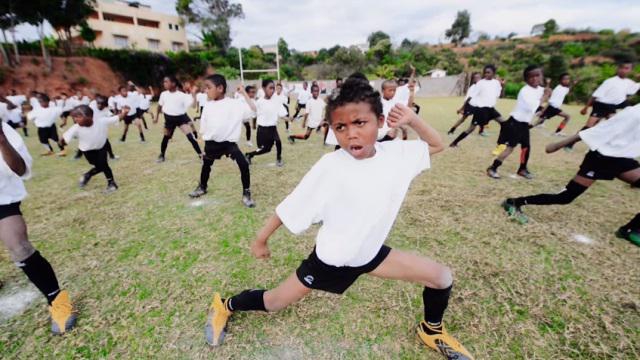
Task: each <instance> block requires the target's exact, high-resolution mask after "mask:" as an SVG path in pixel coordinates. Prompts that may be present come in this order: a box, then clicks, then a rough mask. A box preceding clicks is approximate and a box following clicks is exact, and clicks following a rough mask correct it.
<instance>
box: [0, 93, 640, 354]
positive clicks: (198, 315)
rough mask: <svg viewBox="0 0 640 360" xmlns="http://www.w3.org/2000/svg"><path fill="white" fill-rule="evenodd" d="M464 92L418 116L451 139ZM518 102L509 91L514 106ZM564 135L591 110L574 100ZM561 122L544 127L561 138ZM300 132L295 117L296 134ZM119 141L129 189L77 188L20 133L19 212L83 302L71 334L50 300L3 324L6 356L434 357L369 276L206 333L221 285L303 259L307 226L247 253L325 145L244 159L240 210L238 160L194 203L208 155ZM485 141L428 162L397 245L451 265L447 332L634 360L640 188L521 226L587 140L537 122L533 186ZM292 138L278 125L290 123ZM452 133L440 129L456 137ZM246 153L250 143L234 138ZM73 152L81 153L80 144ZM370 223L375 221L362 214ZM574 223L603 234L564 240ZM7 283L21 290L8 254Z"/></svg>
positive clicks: (66, 162) (262, 281)
mask: <svg viewBox="0 0 640 360" xmlns="http://www.w3.org/2000/svg"><path fill="white" fill-rule="evenodd" d="M460 102H461V99H459V98H446V99H422V100H420V104H421V105H422V111H423V114H422V115H423V117H424V118H425V119H426V120H427V121H429V122H430V123H431V124H433V125H434V126H435V127H436V128H437V129H438V130H440V132H441V133H442V134H444V133H445V132H446V130H447V129H448V127H449V126H450V124H451V123H452V122H453V121H454V119H455V118H456V115H455V113H454V112H455V109H456V108H457V107H458V106H459V104H460ZM513 104H514V103H513V101H510V100H501V101H500V102H499V106H498V108H499V110H500V111H501V112H502V113H503V114H504V115H505V116H506V115H507V114H508V112H509V111H510V110H511V109H512V107H513ZM566 109H567V110H569V112H570V113H571V114H572V115H573V120H572V122H571V123H570V125H569V130H570V131H575V130H577V129H578V128H580V127H581V126H582V125H583V123H584V121H585V117H584V116H580V115H579V114H578V112H577V110H578V108H577V107H575V106H566ZM558 121H559V120H558V119H553V120H551V121H549V123H548V124H547V130H545V131H546V132H549V131H550V130H552V129H553V128H554V127H555V125H556V124H557V122H558ZM294 129H295V131H300V130H299V125H298V124H296V125H295V126H294ZM120 131H121V128H114V129H113V130H112V136H111V139H112V143H113V145H114V149H115V151H116V153H117V154H119V155H120V156H121V157H122V158H121V159H120V160H119V161H117V162H113V163H112V167H113V170H114V173H115V177H116V180H117V181H118V184H119V185H120V190H119V191H118V192H116V193H114V194H111V195H104V194H102V190H103V189H104V187H105V185H106V183H105V181H104V177H102V176H101V175H100V176H97V177H95V178H94V179H93V180H92V181H91V183H90V184H89V186H88V187H87V188H86V190H79V189H78V188H77V185H76V183H77V180H78V178H79V176H80V175H81V174H82V173H83V172H84V171H86V170H87V169H88V167H89V165H88V164H87V163H86V162H85V161H84V160H82V161H75V162H74V161H71V160H70V159H69V158H65V159H59V158H39V157H38V156H37V154H38V153H39V152H40V150H41V149H40V147H39V145H38V144H37V139H36V136H35V132H34V131H33V129H32V131H31V132H32V136H31V137H29V138H28V140H27V142H28V145H29V148H30V149H31V152H32V154H34V158H35V163H34V177H33V179H32V180H30V181H29V182H28V183H27V186H28V190H29V193H30V196H29V198H27V199H26V200H25V202H24V204H23V211H24V214H25V217H26V220H27V223H28V225H29V232H30V238H31V240H32V241H33V243H34V244H35V246H36V247H37V248H38V249H39V250H40V251H41V252H42V253H43V254H44V256H46V257H47V258H48V259H49V260H50V262H51V263H52V264H53V266H54V268H55V269H56V271H57V274H58V277H59V279H60V280H61V282H62V284H63V286H64V287H65V288H67V289H69V291H70V292H71V295H72V298H73V300H74V301H75V302H76V303H77V306H78V308H79V309H80V312H81V313H80V319H79V323H78V327H77V329H76V330H74V331H73V332H72V333H70V334H68V335H66V336H64V337H53V336H51V335H50V334H49V330H48V313H47V309H46V306H45V302H44V300H43V299H38V301H37V302H36V303H35V304H34V305H32V306H31V307H30V308H29V309H28V310H27V311H26V312H25V313H23V314H21V315H20V316H17V317H15V318H13V319H11V320H9V321H6V322H4V323H2V324H0V357H2V358H6V359H9V358H23V359H34V358H53V357H57V358H162V359H172V358H215V359H254V358H259V359H302V358H313V359H416V358H423V359H424V358H426V359H437V358H439V355H437V354H435V353H434V352H430V351H428V350H427V349H426V348H425V347H424V346H423V345H421V344H420V343H419V342H418V341H417V340H416V336H415V334H414V327H415V325H416V324H417V322H418V321H419V320H420V318H421V313H422V305H421V302H422V300H421V289H420V287H419V286H417V285H414V284H408V283H401V282H392V281H381V280H379V279H375V278H371V277H367V276H363V277H362V278H361V279H360V280H359V281H358V282H356V284H355V285H354V286H353V287H352V288H351V289H349V290H348V291H347V292H346V293H345V294H344V295H343V296H335V295H331V294H326V293H320V292H314V293H312V294H311V295H310V296H309V297H307V298H305V299H304V300H303V301H301V302H300V303H299V304H296V305H294V306H291V307H290V308H288V309H286V310H284V311H282V312H280V313H276V314H262V313H260V314H257V313H246V314H238V315H237V316H234V318H233V319H232V322H231V323H230V326H229V331H230V333H229V336H228V338H227V340H226V343H225V345H224V346H223V347H221V348H219V349H214V350H212V349H210V348H208V346H206V345H205V343H204V339H203V326H204V323H205V314H206V309H207V307H208V305H209V302H210V300H211V296H212V293H213V292H214V291H216V290H217V291H221V292H222V293H223V295H230V294H233V293H236V292H238V291H241V290H243V289H246V288H256V287H273V286H275V285H277V284H278V283H279V282H280V281H282V280H283V279H285V277H286V276H288V275H289V274H290V273H292V272H293V271H294V270H295V268H296V267H297V266H298V264H299V262H300V261H301V260H302V259H303V258H305V257H306V255H307V254H308V253H309V252H310V251H311V248H312V246H313V241H314V235H315V229H312V230H311V231H308V232H307V233H305V234H304V235H303V236H299V237H295V236H293V235H291V234H289V233H288V232H287V231H286V230H285V229H282V230H280V231H278V232H277V233H276V234H275V235H274V236H273V238H272V239H271V249H272V255H273V256H272V259H271V260H268V261H257V260H254V259H253V258H252V257H251V256H250V253H249V245H250V242H251V241H252V239H253V236H254V234H255V232H256V231H257V230H258V229H259V227H260V226H261V225H262V222H263V221H264V220H265V219H266V218H267V217H268V216H269V215H270V214H271V213H272V212H273V210H274V208H275V206H276V205H277V204H278V203H279V202H280V201H281V200H282V199H283V198H284V197H285V196H286V195H287V194H288V192H290V191H291V190H292V189H293V187H294V186H295V185H296V184H297V183H298V181H299V180H300V179H301V177H302V176H303V175H304V174H305V172H306V171H307V170H308V169H309V168H310V167H311V166H312V165H313V163H314V162H315V161H317V160H318V158H319V157H320V156H321V155H322V154H323V153H326V152H328V151H330V149H329V148H326V147H322V146H321V139H320V137H319V136H316V134H314V135H313V136H312V138H311V139H310V140H309V141H307V142H303V141H299V142H296V144H295V145H289V144H286V141H285V144H284V160H285V167H284V168H276V167H271V166H266V165H267V164H269V163H273V162H275V153H271V154H269V155H265V156H261V157H257V158H255V159H254V165H252V168H251V172H252V173H251V175H252V182H253V185H252V188H253V193H254V196H255V200H256V201H257V208H255V209H246V208H244V207H243V206H242V204H241V203H240V196H241V186H240V179H239V173H238V170H237V168H236V166H235V164H234V163H232V162H231V161H230V160H228V159H223V160H221V161H218V162H216V164H215V165H214V170H213V173H212V177H211V180H210V187H209V194H208V195H206V196H205V197H204V200H206V201H207V203H206V204H205V205H203V206H201V207H192V206H190V203H191V201H190V199H189V198H188V197H187V194H188V193H189V191H191V190H192V189H193V188H194V187H195V185H196V184H197V181H198V176H199V170H200V167H199V164H198V161H197V160H196V157H195V155H194V153H193V150H192V149H191V147H190V145H189V144H188V142H187V141H186V139H185V138H184V136H183V135H181V134H180V135H178V134H176V136H175V138H174V140H173V141H172V142H171V143H170V145H169V150H168V153H167V162H166V163H164V164H155V162H154V160H155V158H156V156H157V155H158V149H159V142H160V139H161V126H160V125H155V126H151V130H150V131H149V132H148V133H147V138H148V140H149V141H148V143H147V144H139V143H138V142H137V136H136V134H135V133H131V134H130V136H129V139H128V142H127V143H125V144H121V143H118V142H117V138H118V135H119V133H120ZM488 131H490V132H491V134H492V135H491V137H489V138H482V137H479V136H476V135H474V136H470V137H469V138H468V139H466V140H465V141H464V142H462V143H461V146H460V148H459V149H455V150H449V149H448V150H446V151H445V152H444V153H442V154H439V155H437V156H436V157H435V158H434V159H433V164H432V165H433V167H432V169H431V170H429V171H427V172H425V173H424V174H423V175H421V176H420V177H418V178H417V179H416V180H415V181H414V183H413V185H412V187H411V189H410V191H409V194H408V196H407V198H406V200H405V203H404V205H403V208H402V210H401V212H400V215H399V217H398V219H397V221H396V224H395V227H394V229H393V231H392V233H391V234H390V236H389V239H388V241H387V243H388V244H389V245H390V246H392V247H396V248H400V249H404V250H408V251H412V252H416V253H419V254H423V255H425V256H429V257H432V258H434V259H437V260H438V261H441V262H443V263H445V264H448V265H450V266H451V267H452V268H453V270H454V272H455V287H454V293H453V296H452V299H451V303H450V305H449V309H448V311H447V314H446V322H447V326H448V327H449V329H450V330H451V332H453V333H454V334H455V335H456V336H457V337H458V338H459V339H460V340H461V341H462V342H463V343H464V344H465V346H466V347H467V348H468V349H470V350H471V351H472V352H473V353H474V354H475V355H476V357H477V358H478V359H486V358H492V359H511V358H518V359H520V358H522V359H525V358H526V359H556V358H563V359H565V358H576V359H587V358H588V359H605V358H607V359H608V358H617V359H636V358H638V357H640V330H639V329H640V312H639V310H638V308H639V307H640V276H639V273H638V264H640V248H638V247H635V246H633V245H631V244H630V243H628V242H626V241H622V240H619V239H616V238H615V237H614V235H613V232H614V231H615V230H616V229H617V228H618V227H619V226H620V225H621V224H623V223H626V222H627V221H628V220H629V219H630V218H631V217H632V216H633V215H634V214H635V213H636V212H637V211H638V204H639V203H640V193H639V192H638V191H634V190H631V189H630V188H629V187H628V185H626V184H623V183H621V182H619V181H613V182H598V183H596V184H595V185H594V186H593V187H592V188H591V189H589V190H588V191H587V192H586V193H585V194H584V195H583V196H582V197H580V198H579V199H577V200H576V201H575V202H574V203H573V204H571V205H568V206H547V207H533V206H531V207H528V208H526V212H527V214H528V215H529V216H530V218H531V220H530V222H529V224H527V225H524V226H521V225H518V224H517V223H514V222H511V221H509V220H508V219H507V216H506V215H505V214H504V212H503V210H502V209H501V208H500V206H499V204H500V202H501V201H502V199H503V198H505V197H506V196H515V195H525V194H533V193H538V192H543V191H544V192H555V191H558V190H559V189H561V188H562V187H563V186H564V185H565V184H566V183H567V182H568V181H569V180H570V179H571V177H572V176H573V175H574V174H575V172H576V171H577V169H578V166H579V164H580V162H581V161H582V157H583V154H584V152H585V150H586V147H585V146H584V144H579V145H577V146H576V151H574V152H573V153H565V152H558V153H555V154H551V155H547V154H545V153H544V150H543V149H544V145H545V144H546V143H548V142H551V141H553V140H555V139H556V138H553V137H547V136H545V135H544V134H545V132H543V131H540V130H538V129H536V130H533V131H532V143H533V146H532V154H531V161H530V164H531V165H530V168H531V171H532V172H533V173H534V174H535V175H536V178H535V179H534V180H532V181H525V180H520V179H513V178H510V177H509V176H508V175H509V174H512V173H514V172H515V170H516V169H517V162H518V161H517V159H518V154H517V153H516V154H514V155H512V157H511V158H509V159H508V160H507V161H506V162H505V164H504V166H503V167H502V168H501V169H500V171H501V173H502V175H503V179H502V180H500V181H495V180H492V179H489V178H488V177H487V176H486V175H485V174H484V170H485V168H486V167H487V166H488V165H489V164H490V163H491V161H492V156H491V154H490V151H491V150H492V149H493V147H494V145H495V138H496V136H497V132H498V126H497V124H495V123H492V124H491V126H490V128H489V130H488ZM280 134H281V136H282V137H283V138H284V136H285V135H284V134H285V133H284V129H283V127H282V129H281V131H280ZM450 140H451V139H450V138H449V139H447V141H450ZM242 147H243V148H244V144H242ZM73 148H74V149H75V145H74V147H73ZM363 216H366V214H363ZM573 233H581V234H586V235H588V236H589V237H591V238H593V239H595V240H596V242H595V243H594V244H592V245H585V244H580V243H577V242H574V241H572V240H571V234H573ZM0 259H1V260H0V263H1V266H0V279H2V280H3V281H4V282H5V283H8V284H11V283H19V284H25V285H26V284H27V281H26V278H25V277H24V275H23V274H22V273H21V272H20V271H19V270H18V269H17V268H16V267H15V266H14V265H13V264H12V262H11V261H10V259H9V257H8V254H7V253H6V252H0Z"/></svg>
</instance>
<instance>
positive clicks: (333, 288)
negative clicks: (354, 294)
mask: <svg viewBox="0 0 640 360" xmlns="http://www.w3.org/2000/svg"><path fill="white" fill-rule="evenodd" d="M389 252H391V248H390V247H388V246H386V245H382V247H381V248H380V251H378V254H377V255H376V256H375V257H374V258H373V260H371V261H369V263H367V264H365V265H362V266H358V267H351V266H332V265H327V264H325V263H323V262H322V260H320V259H319V258H318V255H316V249H315V248H314V249H313V251H312V252H311V254H310V255H309V257H308V258H306V259H304V260H302V263H300V266H299V267H298V269H296V275H297V276H298V280H300V282H301V283H302V284H303V285H304V286H306V287H308V288H309V289H316V290H322V291H327V292H330V293H334V294H342V293H343V292H345V290H347V289H348V288H349V287H350V286H351V285H352V284H353V283H354V282H355V281H356V280H357V279H358V277H359V276H360V275H362V274H366V273H370V272H372V271H373V270H375V269H376V268H377V267H378V266H379V265H380V264H382V262H383V261H384V259H386V258H387V256H388V255H389Z"/></svg>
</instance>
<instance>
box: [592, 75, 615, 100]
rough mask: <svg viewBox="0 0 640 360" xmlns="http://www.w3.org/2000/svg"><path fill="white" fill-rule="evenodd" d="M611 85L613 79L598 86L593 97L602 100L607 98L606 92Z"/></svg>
mask: <svg viewBox="0 0 640 360" xmlns="http://www.w3.org/2000/svg"><path fill="white" fill-rule="evenodd" d="M609 84H611V79H607V80H605V81H604V82H603V83H602V84H600V86H598V88H597V89H596V91H594V92H593V95H592V96H593V97H594V98H601V97H603V96H605V94H606V92H607V91H608V89H609Z"/></svg>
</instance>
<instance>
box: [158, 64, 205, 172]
mask: <svg viewBox="0 0 640 360" xmlns="http://www.w3.org/2000/svg"><path fill="white" fill-rule="evenodd" d="M162 84H163V86H164V91H163V92H162V93H161V94H160V99H158V110H157V111H156V118H155V119H154V121H153V122H154V123H157V122H158V120H159V119H160V113H162V114H163V115H164V136H163V137H162V143H161V144H160V155H159V156H158V159H157V160H156V162H157V163H161V162H164V161H165V153H166V152H167V146H169V140H171V138H172V137H173V132H174V131H175V130H176V128H179V129H180V131H182V133H183V134H184V135H185V136H186V137H187V140H188V141H189V143H191V146H192V147H193V150H194V151H195V152H196V154H197V155H198V157H199V158H201V157H202V150H200V145H199V144H198V142H197V141H196V136H197V133H196V134H194V133H193V129H192V128H191V126H190V124H191V119H190V118H189V116H188V115H187V110H188V109H189V107H190V106H191V104H193V96H192V95H191V94H186V93H184V92H182V91H180V90H179V87H180V82H179V81H178V79H176V77H175V76H165V78H164V80H163V83H162Z"/></svg>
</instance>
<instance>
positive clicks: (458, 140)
mask: <svg viewBox="0 0 640 360" xmlns="http://www.w3.org/2000/svg"><path fill="white" fill-rule="evenodd" d="M468 135H469V134H467V133H466V132H464V131H463V132H462V134H460V135H458V137H457V138H456V139H455V140H453V142H452V143H451V145H454V146H455V145H458V143H459V142H460V141H462V139H464V138H466V137H467V136H468Z"/></svg>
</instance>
